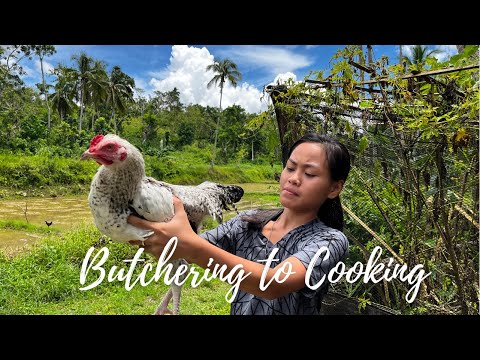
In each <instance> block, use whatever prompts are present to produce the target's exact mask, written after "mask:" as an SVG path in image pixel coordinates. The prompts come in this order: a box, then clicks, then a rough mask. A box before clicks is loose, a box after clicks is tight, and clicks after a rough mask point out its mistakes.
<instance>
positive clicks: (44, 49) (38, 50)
mask: <svg viewBox="0 0 480 360" xmlns="http://www.w3.org/2000/svg"><path fill="white" fill-rule="evenodd" d="M56 52H57V50H55V46H53V45H37V46H36V47H35V54H36V55H37V56H38V58H39V59H40V70H41V72H42V92H43V94H44V96H45V104H46V105H47V112H48V122H47V127H48V131H49V132H50V105H49V104H48V91H47V85H46V84H45V73H44V71H43V58H44V57H45V56H50V55H53V54H55V53H56Z"/></svg>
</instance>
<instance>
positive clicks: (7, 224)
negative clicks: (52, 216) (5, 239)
mask: <svg viewBox="0 0 480 360" xmlns="http://www.w3.org/2000/svg"><path fill="white" fill-rule="evenodd" d="M0 229H10V230H21V231H29V232H34V233H40V234H56V233H60V232H61V230H59V229H55V228H45V226H38V225H34V224H29V223H27V222H26V221H24V220H0Z"/></svg>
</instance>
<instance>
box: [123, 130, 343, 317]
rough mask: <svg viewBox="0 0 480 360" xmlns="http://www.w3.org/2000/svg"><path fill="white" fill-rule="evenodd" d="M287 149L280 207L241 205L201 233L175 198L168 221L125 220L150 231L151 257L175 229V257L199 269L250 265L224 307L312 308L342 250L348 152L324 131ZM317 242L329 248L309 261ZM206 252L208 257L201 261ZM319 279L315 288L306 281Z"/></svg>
mask: <svg viewBox="0 0 480 360" xmlns="http://www.w3.org/2000/svg"><path fill="white" fill-rule="evenodd" d="M288 156H289V158H288V161H287V163H286V166H285V168H284V169H283V171H282V174H281V177H280V203H281V204H282V206H283V208H281V209H276V210H249V211H245V212H242V213H240V214H239V215H237V216H235V217H234V218H232V219H230V220H228V221H226V222H224V223H223V224H221V225H219V226H218V227H217V228H215V229H212V230H209V231H206V232H204V233H203V234H200V235H197V234H196V233H195V232H194V231H193V230H192V228H191V227H190V226H189V222H188V219H187V216H186V213H185V211H184V208H183V205H182V203H181V201H180V200H179V199H178V198H174V207H175V216H174V217H173V218H172V220H171V221H170V222H168V223H159V222H157V223H156V222H150V221H146V220H142V219H140V218H138V217H134V216H130V217H129V220H128V221H129V222H130V223H131V224H132V225H134V226H137V227H140V228H145V229H151V230H153V231H154V234H153V235H152V236H150V237H149V238H148V239H147V240H146V241H145V242H144V245H143V246H144V247H145V251H146V252H149V253H150V254H152V255H154V256H155V257H156V258H158V257H159V256H160V254H161V253H162V251H163V249H164V246H165V245H166V243H167V242H168V241H169V240H170V239H171V238H172V237H174V236H176V237H177V238H178V244H177V247H176V250H175V253H174V257H175V258H184V259H186V260H187V261H188V262H190V263H195V264H197V265H199V266H201V267H202V268H206V267H207V266H208V265H210V268H213V266H214V265H215V264H221V265H226V266H227V271H230V270H231V269H233V267H234V266H235V265H237V268H238V265H239V264H240V265H242V266H243V269H244V271H245V272H246V273H249V272H250V273H251V274H250V275H249V276H247V277H246V278H245V279H244V280H243V281H242V282H241V285H240V291H239V292H238V293H237V295H236V297H235V299H234V300H233V302H232V305H231V310H230V312H231V314H318V313H319V310H320V305H321V302H322V298H323V296H324V295H325V293H326V291H327V288H328V280H325V281H323V283H322V279H323V278H324V276H325V278H326V277H327V276H328V273H329V271H330V270H331V269H332V268H333V267H334V266H335V265H336V264H337V263H338V262H339V261H341V260H342V259H343V258H344V257H345V256H346V254H347V252H348V240H347V238H346V237H345V235H344V234H343V233H342V230H343V211H342V208H341V205H340V198H339V194H340V192H341V191H342V189H343V185H344V183H345V181H346V179H347V176H348V172H349V171H350V155H349V152H348V150H347V148H346V147H345V146H344V145H343V144H341V143H339V142H337V141H335V140H333V139H331V138H328V137H326V136H322V135H318V134H306V135H305V136H303V137H302V138H301V139H299V140H298V141H297V142H295V143H294V144H293V145H292V147H291V149H290V152H289V155H288ZM203 239H206V240H208V241H202V240H203ZM131 243H132V244H135V245H141V242H140V241H132V242H131ZM322 247H327V248H328V250H329V256H326V252H325V251H323V252H321V255H322V256H317V259H316V261H315V262H314V263H313V262H312V265H310V262H311V261H312V259H314V257H315V255H316V253H317V252H318V251H319V249H320V248H322ZM274 249H275V250H274ZM272 251H275V252H276V254H275V256H274V259H275V260H277V261H273V262H271V264H270V269H268V272H267V274H266V276H265V275H264V278H263V279H262V273H263V272H264V268H265V264H266V260H267V259H268V258H269V255H270V254H271V253H272ZM211 258H212V259H213V261H214V262H213V263H210V264H208V263H209V260H211ZM286 262H289V264H286ZM309 265H310V268H311V269H309ZM282 267H283V269H284V270H285V269H287V270H290V271H284V272H288V273H289V275H288V276H285V274H283V276H279V275H282V274H281V272H282V270H281V269H282ZM277 270H279V274H277V275H276V277H275V278H274V275H275V273H276V271H277ZM307 270H309V271H311V272H309V271H307ZM307 275H309V276H307ZM262 280H263V281H262ZM282 280H283V281H282ZM319 283H322V285H321V286H319V287H318V288H315V286H311V285H315V284H319ZM265 284H269V285H268V286H267V287H265V286H264V285H265ZM261 285H263V286H261ZM307 285H308V286H307Z"/></svg>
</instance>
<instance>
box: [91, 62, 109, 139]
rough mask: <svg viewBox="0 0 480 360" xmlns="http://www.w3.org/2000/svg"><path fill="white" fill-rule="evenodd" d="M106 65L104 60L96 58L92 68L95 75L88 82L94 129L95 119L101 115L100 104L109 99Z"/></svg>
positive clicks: (92, 126) (92, 127)
mask: <svg viewBox="0 0 480 360" xmlns="http://www.w3.org/2000/svg"><path fill="white" fill-rule="evenodd" d="M105 67H106V63H105V62H104V61H102V60H96V61H95V63H94V64H93V69H92V73H93V74H95V76H93V77H92V78H91V79H90V81H89V83H88V91H89V96H88V99H89V104H91V105H92V106H93V113H92V124H91V127H90V129H92V130H93V129H94V126H95V119H98V118H99V117H100V116H99V113H98V112H99V108H100V106H101V105H102V104H105V103H106V102H107V100H108V75H107V71H106V69H105Z"/></svg>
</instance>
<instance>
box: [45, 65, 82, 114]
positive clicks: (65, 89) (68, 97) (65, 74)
mask: <svg viewBox="0 0 480 360" xmlns="http://www.w3.org/2000/svg"><path fill="white" fill-rule="evenodd" d="M53 73H54V74H55V75H56V76H57V81H56V83H55V86H54V90H55V92H54V93H53V94H50V95H49V99H50V101H51V102H52V107H53V108H54V109H56V110H57V111H58V115H59V116H60V120H63V119H64V118H65V116H66V115H67V114H70V113H71V112H72V110H73V107H74V106H75V104H74V102H73V98H74V97H75V95H76V90H75V81H76V79H74V78H72V69H69V68H66V67H64V66H63V65H59V67H58V68H55V69H54V72H53Z"/></svg>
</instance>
